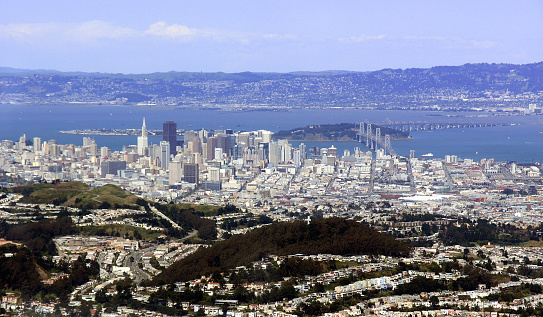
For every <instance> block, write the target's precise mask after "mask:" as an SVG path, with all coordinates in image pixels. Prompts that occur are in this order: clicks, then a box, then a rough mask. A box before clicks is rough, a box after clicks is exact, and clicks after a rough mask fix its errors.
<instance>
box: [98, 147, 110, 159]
mask: <svg viewBox="0 0 543 317" xmlns="http://www.w3.org/2000/svg"><path fill="white" fill-rule="evenodd" d="M109 153H110V151H109V148H108V147H107V146H102V147H101V148H100V156H101V157H102V158H104V157H108V156H109Z"/></svg>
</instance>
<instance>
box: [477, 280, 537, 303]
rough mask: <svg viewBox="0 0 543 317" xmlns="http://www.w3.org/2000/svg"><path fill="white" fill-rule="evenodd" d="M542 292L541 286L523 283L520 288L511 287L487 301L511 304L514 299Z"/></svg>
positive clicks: (492, 295)
mask: <svg viewBox="0 0 543 317" xmlns="http://www.w3.org/2000/svg"><path fill="white" fill-rule="evenodd" d="M542 291H543V290H542V289H541V285H539V284H527V283H522V284H521V285H520V286H515V287H511V288H508V289H506V290H503V291H501V292H499V293H496V294H490V295H488V297H487V299H488V300H491V301H500V302H511V301H513V300H514V299H518V298H524V297H526V296H532V295H537V294H541V293H542Z"/></svg>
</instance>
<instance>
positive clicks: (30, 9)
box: [0, 0, 543, 73]
mask: <svg viewBox="0 0 543 317" xmlns="http://www.w3.org/2000/svg"><path fill="white" fill-rule="evenodd" d="M541 17H543V2H541V1H520V2H510V1H475V2H474V1H466V0H461V1H454V2H448V1H417V2H408V1H343V2H339V3H338V2H335V1H305V0H304V1H294V2H293V1H286V0H280V1H274V2H273V3H272V2H260V1H239V0H234V1H218V0H214V1H175V0H165V1H160V2H150V1H129V0H119V1H114V2H111V1H105V0H97V1H67V0H58V1H49V2H47V1H30V0H21V1H5V2H0V47H1V48H2V49H1V50H0V66H6V67H15V68H26V69H54V70H60V71H84V72H107V73H151V72H167V71H172V70H174V71H204V72H216V71H223V72H242V71H254V72H292V71H322V70H352V71H369V70H377V69H382V68H412V67H424V68H426V67H432V66H437V65H461V64H465V63H479V62H488V63H513V64H526V63H533V62H539V61H542V60H543V45H542V44H541V43H543V23H541Z"/></svg>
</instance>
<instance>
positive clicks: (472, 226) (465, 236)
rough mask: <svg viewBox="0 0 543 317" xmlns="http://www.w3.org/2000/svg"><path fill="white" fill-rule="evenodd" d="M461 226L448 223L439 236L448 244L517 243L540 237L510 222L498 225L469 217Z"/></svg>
mask: <svg viewBox="0 0 543 317" xmlns="http://www.w3.org/2000/svg"><path fill="white" fill-rule="evenodd" d="M462 222H463V223H461V224H460V226H456V225H455V224H452V223H451V224H450V225H448V226H447V227H446V228H445V229H444V230H443V231H442V232H440V234H439V238H440V239H441V241H443V243H445V244H446V245H456V244H459V245H464V246H467V245H469V244H470V243H476V242H485V241H488V242H491V243H496V244H517V243H521V242H525V241H528V240H530V239H535V240H537V239H539V238H538V237H537V236H536V235H535V232H534V231H532V230H529V229H523V228H517V227H515V226H511V225H510V224H502V225H496V224H492V223H489V222H488V221H486V220H483V219H479V220H478V221H477V222H476V223H473V222H471V221H469V220H467V219H463V220H462Z"/></svg>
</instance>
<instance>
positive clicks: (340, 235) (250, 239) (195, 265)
mask: <svg viewBox="0 0 543 317" xmlns="http://www.w3.org/2000/svg"><path fill="white" fill-rule="evenodd" d="M300 253H301V254H338V255H349V254H372V255H391V256H406V255H408V254H409V253H410V247H409V246H408V245H407V244H405V243H403V242H400V241H398V240H396V239H394V238H392V237H390V236H386V235H383V234H381V233H379V232H378V231H376V230H374V229H371V228H370V227H368V226H365V225H363V224H361V223H359V222H356V221H354V220H346V219H343V218H327V219H318V220H313V221H312V222H311V223H310V224H307V223H306V222H304V221H295V222H291V223H274V224H271V225H269V226H266V227H263V228H259V229H256V230H254V231H251V232H249V233H247V234H244V235H238V236H234V237H232V238H230V239H229V240H226V241H221V242H218V243H217V244H215V245H213V246H212V247H210V248H202V249H199V250H198V251H196V252H195V253H193V254H191V255H189V256H188V257H186V258H184V259H182V260H180V261H178V262H175V263H174V264H172V265H171V266H170V267H169V268H167V269H166V270H165V271H163V272H162V273H161V274H159V275H158V276H156V277H155V279H154V281H155V282H157V283H159V282H165V283H172V282H177V281H186V280H190V279H194V278H197V277H200V276H202V275H208V274H212V273H215V272H219V271H223V270H225V269H231V268H235V267H237V266H240V265H248V264H250V263H251V262H253V261H257V260H259V259H262V258H263V257H266V256H269V255H289V254H300Z"/></svg>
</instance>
